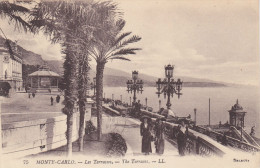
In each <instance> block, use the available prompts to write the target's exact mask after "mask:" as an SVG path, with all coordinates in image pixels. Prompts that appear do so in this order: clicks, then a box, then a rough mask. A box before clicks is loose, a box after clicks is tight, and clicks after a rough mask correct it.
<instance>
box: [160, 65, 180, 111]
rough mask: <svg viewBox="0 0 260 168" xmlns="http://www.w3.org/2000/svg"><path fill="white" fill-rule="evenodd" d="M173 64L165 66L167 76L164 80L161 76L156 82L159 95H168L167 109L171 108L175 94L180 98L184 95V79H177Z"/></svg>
mask: <svg viewBox="0 0 260 168" xmlns="http://www.w3.org/2000/svg"><path fill="white" fill-rule="evenodd" d="M173 70H174V66H173V65H170V64H169V65H167V66H165V77H166V78H164V79H163V80H161V79H160V78H159V79H158V81H157V82H156V85H157V90H158V92H156V94H158V97H160V94H163V95H164V98H166V96H167V104H166V106H167V109H168V110H169V109H170V108H171V102H170V97H173V95H174V94H177V95H178V98H180V96H181V95H182V93H181V92H180V91H181V90H182V81H181V80H180V79H178V80H177V81H175V80H174V79H173V78H172V77H173Z"/></svg>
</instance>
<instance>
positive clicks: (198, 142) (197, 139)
mask: <svg viewBox="0 0 260 168" xmlns="http://www.w3.org/2000/svg"><path fill="white" fill-rule="evenodd" d="M194 146H195V153H196V154H197V155H199V154H200V140H199V138H196V140H195V145H194Z"/></svg>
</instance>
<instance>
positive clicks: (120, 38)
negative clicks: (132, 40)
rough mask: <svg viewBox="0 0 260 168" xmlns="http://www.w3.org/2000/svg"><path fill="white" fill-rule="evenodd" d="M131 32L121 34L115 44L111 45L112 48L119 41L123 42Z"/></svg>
mask: <svg viewBox="0 0 260 168" xmlns="http://www.w3.org/2000/svg"><path fill="white" fill-rule="evenodd" d="M131 33H132V32H126V33H123V34H121V35H120V36H119V37H118V38H117V39H116V40H115V42H114V43H113V44H112V45H113V46H116V45H117V44H118V43H119V42H120V41H121V40H123V39H124V38H125V37H127V36H129V35H130V34H131Z"/></svg>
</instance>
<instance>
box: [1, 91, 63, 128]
mask: <svg viewBox="0 0 260 168" xmlns="http://www.w3.org/2000/svg"><path fill="white" fill-rule="evenodd" d="M51 96H52V97H53V99H54V104H53V105H52V106H51V102H50V98H51ZM1 98H2V104H1V107H0V108H1V121H2V124H6V123H12V122H18V121H27V120H36V119H43V118H48V117H56V116H60V115H64V114H63V113H62V112H61V109H62V108H63V106H64V105H63V104H62V101H63V96H61V100H60V102H59V103H56V101H55V98H56V95H46V94H36V96H35V97H34V98H33V97H32V96H31V97H30V98H29V97H28V93H16V94H15V95H13V96H12V97H11V98H5V97H1Z"/></svg>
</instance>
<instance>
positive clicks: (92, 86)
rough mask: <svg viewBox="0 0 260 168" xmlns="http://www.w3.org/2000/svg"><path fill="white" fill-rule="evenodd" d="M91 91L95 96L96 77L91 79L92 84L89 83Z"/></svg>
mask: <svg viewBox="0 0 260 168" xmlns="http://www.w3.org/2000/svg"><path fill="white" fill-rule="evenodd" d="M90 86H91V90H92V89H94V96H95V95H96V77H94V78H93V82H91V83H90Z"/></svg>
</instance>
